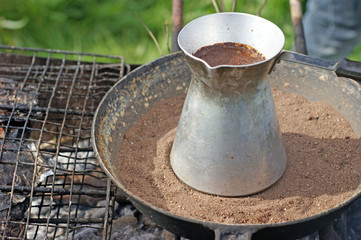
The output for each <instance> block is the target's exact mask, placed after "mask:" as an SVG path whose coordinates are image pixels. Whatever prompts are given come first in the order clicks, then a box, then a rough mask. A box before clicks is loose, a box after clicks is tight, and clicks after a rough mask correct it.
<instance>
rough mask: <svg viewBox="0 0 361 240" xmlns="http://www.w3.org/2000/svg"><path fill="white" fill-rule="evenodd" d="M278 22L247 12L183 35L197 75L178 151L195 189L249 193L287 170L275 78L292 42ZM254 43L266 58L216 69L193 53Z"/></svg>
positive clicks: (174, 157) (181, 170)
mask: <svg viewBox="0 0 361 240" xmlns="http://www.w3.org/2000/svg"><path fill="white" fill-rule="evenodd" d="M284 41H285V38H284V35H283V33H282V31H281V30H280V29H279V28H278V27H277V26H276V25H275V24H273V23H272V22H270V21H268V20H266V19H263V18H261V17H257V16H254V15H249V14H244V13H218V14H212V15H207V16H203V17H201V18H198V19H196V20H193V21H192V22H190V23H189V24H187V25H186V26H185V27H184V28H183V29H182V30H181V32H180V33H179V37H178V43H179V46H180V48H181V50H182V51H183V53H184V55H185V58H186V61H187V64H188V66H189V68H190V70H191V73H192V78H191V83H190V86H189V89H188V93H187V97H186V100H185V103H184V107H183V110H182V114H181V118H180V121H179V124H178V129H177V133H176V136H175V140H174V143H173V147H172V150H171V154H170V159H171V166H172V168H173V170H174V172H175V174H176V175H177V176H178V178H179V179H181V180H182V181H183V182H184V183H186V184H187V185H189V186H191V187H193V188H195V189H197V190H199V191H202V192H205V193H210V194H216V195H222V196H243V195H248V194H253V193H257V192H259V191H262V190H264V189H266V188H268V187H269V186H271V185H272V184H273V183H275V182H276V181H277V180H278V179H279V178H280V177H281V176H282V174H283V172H284V171H285V168H286V153H285V149H284V147H283V145H282V139H281V132H280V127H279V124H278V120H277V116H276V112H275V106H274V101H273V97H272V92H271V87H270V84H269V81H268V80H267V77H268V74H269V71H270V69H271V68H272V66H273V64H274V61H275V59H276V58H277V56H278V55H279V54H280V52H281V50H282V47H283V45H284ZM223 42H235V43H243V44H247V45H249V46H251V47H253V48H255V49H256V50H258V51H259V52H260V53H262V54H263V55H264V56H265V57H266V60H264V61H261V62H257V63H254V64H249V65H237V66H235V65H220V66H215V67H210V66H209V65H208V64H207V63H206V62H205V61H203V60H202V59H200V58H197V57H195V56H193V55H192V54H194V53H195V52H196V51H197V50H198V49H200V48H201V47H204V46H208V45H213V44H215V43H223Z"/></svg>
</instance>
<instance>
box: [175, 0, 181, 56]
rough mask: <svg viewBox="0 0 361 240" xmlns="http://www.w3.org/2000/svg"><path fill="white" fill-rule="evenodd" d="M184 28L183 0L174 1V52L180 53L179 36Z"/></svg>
mask: <svg viewBox="0 0 361 240" xmlns="http://www.w3.org/2000/svg"><path fill="white" fill-rule="evenodd" d="M182 26H183V0H173V1H172V52H176V51H179V50H180V48H179V45H178V34H179V32H180V30H181V29H182Z"/></svg>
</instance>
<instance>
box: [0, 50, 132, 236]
mask: <svg viewBox="0 0 361 240" xmlns="http://www.w3.org/2000/svg"><path fill="white" fill-rule="evenodd" d="M128 71H129V67H128V66H127V65H125V64H124V60H123V58H122V57H117V56H106V55H96V54H83V53H73V52H66V51H57V50H42V49H30V48H14V47H8V46H0V142H1V145H0V146H1V149H0V221H1V227H0V233H1V237H2V239H39V238H51V239H53V238H57V239H74V238H76V235H77V233H78V232H79V231H81V230H84V229H87V231H93V230H94V231H99V232H100V233H101V234H102V238H103V239H107V238H109V234H110V230H111V224H112V215H113V211H114V204H115V194H116V187H115V186H114V185H112V183H111V181H110V180H109V179H108V178H107V177H106V175H105V174H104V173H103V171H102V170H101V168H100V167H99V165H98V162H97V161H96V159H95V156H94V154H93V152H92V147H91V143H90V130H91V122H92V118H93V114H94V112H95V110H96V107H97V105H98V103H99V102H100V100H101V99H102V97H103V95H104V94H105V93H106V92H107V90H108V89H109V88H110V87H111V86H112V85H114V83H115V82H116V81H118V80H119V79H120V78H121V77H122V76H123V75H125V74H126V73H127V72H128ZM84 210H85V211H84Z"/></svg>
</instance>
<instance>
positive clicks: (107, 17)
mask: <svg viewBox="0 0 361 240" xmlns="http://www.w3.org/2000/svg"><path fill="white" fill-rule="evenodd" d="M171 2H172V1H170V0H168V1H159V0H107V1H100V0H83V1H73V0H51V1H49V0H27V1H23V0H12V1H8V0H0V5H1V8H0V44H5V45H13V46H23V47H35V48H50V49H61V50H70V51H76V52H88V53H99V54H111V55H122V56H124V58H125V60H126V62H128V63H136V64H142V63H145V62H149V61H151V60H153V59H156V58H159V57H160V55H159V52H158V49H157V48H156V45H155V44H154V42H153V41H152V39H151V37H150V36H149V34H148V33H147V32H146V30H145V29H144V27H143V26H142V24H141V22H140V21H139V19H138V18H137V17H136V14H135V13H138V14H139V15H140V17H141V18H142V19H143V21H144V22H145V24H146V25H147V26H148V28H149V29H150V30H151V31H152V32H153V34H154V35H155V37H156V38H157V40H158V42H159V44H160V46H161V49H162V51H163V54H166V53H167V37H166V33H165V30H164V23H165V22H168V26H169V31H171V25H170V24H171V7H172V6H171ZM224 2H225V7H226V10H231V5H232V0H224ZM262 2H263V0H239V1H238V4H237V8H236V11H238V12H246V13H251V14H256V13H257V11H258V8H259V6H260V5H261V3H262ZM214 12H215V11H214V7H213V5H212V2H211V0H197V1H192V0H184V23H185V24H186V23H187V22H189V21H191V20H192V19H194V18H197V17H200V16H202V15H205V14H210V13H214ZM289 12H290V11H289V1H288V0H269V1H268V2H267V3H266V5H265V7H264V9H263V12H262V14H261V16H262V17H264V18H266V19H268V20H270V21H272V22H274V23H275V24H277V25H278V26H279V27H280V28H281V29H282V30H283V32H284V33H285V36H286V43H285V49H290V48H291V45H292V42H293V29H292V25H291V18H290V13H289ZM169 42H171V41H170V39H169ZM359 52H361V48H358V52H356V53H354V54H353V55H352V56H353V59H354V60H357V58H358V56H360V54H359ZM359 60H361V58H360V59H359Z"/></svg>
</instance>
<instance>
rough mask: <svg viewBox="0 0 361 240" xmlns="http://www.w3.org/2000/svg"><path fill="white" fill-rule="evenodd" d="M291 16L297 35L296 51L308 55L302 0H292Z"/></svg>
mask: <svg viewBox="0 0 361 240" xmlns="http://www.w3.org/2000/svg"><path fill="white" fill-rule="evenodd" d="M290 9H291V18H292V25H293V31H294V35H295V47H296V52H299V53H302V54H305V55H307V47H306V41H305V35H304V32H303V24H302V4H301V1H300V0H290Z"/></svg>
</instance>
